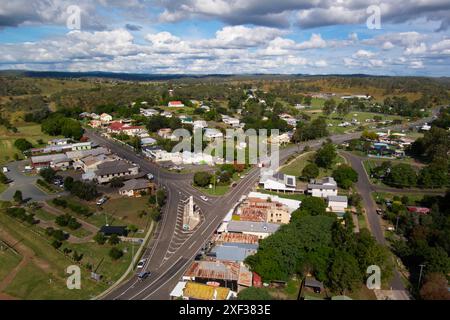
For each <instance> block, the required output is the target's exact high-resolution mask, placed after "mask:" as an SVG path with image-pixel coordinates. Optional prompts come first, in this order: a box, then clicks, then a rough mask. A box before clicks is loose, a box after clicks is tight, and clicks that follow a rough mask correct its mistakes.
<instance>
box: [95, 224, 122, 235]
mask: <svg viewBox="0 0 450 320" xmlns="http://www.w3.org/2000/svg"><path fill="white" fill-rule="evenodd" d="M99 232H101V233H103V234H104V235H105V236H112V235H113V234H116V235H118V236H121V237H126V236H127V235H128V230H127V227H123V226H108V225H106V226H103V227H101V228H100V231H99Z"/></svg>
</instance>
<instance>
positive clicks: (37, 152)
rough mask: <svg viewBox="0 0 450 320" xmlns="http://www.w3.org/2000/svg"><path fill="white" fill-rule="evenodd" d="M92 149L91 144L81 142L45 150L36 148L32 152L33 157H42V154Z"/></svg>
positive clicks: (49, 147) (50, 147)
mask: <svg viewBox="0 0 450 320" xmlns="http://www.w3.org/2000/svg"><path fill="white" fill-rule="evenodd" d="M91 148H92V143H91V142H79V143H72V144H63V145H52V146H48V147H44V148H34V149H31V150H30V151H31V154H32V155H40V154H50V153H62V152H68V151H77V150H89V149H91Z"/></svg>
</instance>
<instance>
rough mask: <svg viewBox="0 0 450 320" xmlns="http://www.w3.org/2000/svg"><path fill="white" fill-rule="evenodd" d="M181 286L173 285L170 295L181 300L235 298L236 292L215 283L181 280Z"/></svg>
mask: <svg viewBox="0 0 450 320" xmlns="http://www.w3.org/2000/svg"><path fill="white" fill-rule="evenodd" d="M181 283H183V284H182V285H181V286H178V287H175V289H178V291H175V289H174V290H173V291H172V292H171V294H170V295H171V297H177V298H182V299H183V300H230V299H232V298H236V297H237V294H236V292H234V291H231V290H230V289H229V288H224V287H218V286H216V285H212V284H211V285H208V284H202V283H196V282H191V281H188V282H181ZM179 288H182V289H181V291H182V294H181V296H180V295H179V294H180V292H179V291H180V289H179Z"/></svg>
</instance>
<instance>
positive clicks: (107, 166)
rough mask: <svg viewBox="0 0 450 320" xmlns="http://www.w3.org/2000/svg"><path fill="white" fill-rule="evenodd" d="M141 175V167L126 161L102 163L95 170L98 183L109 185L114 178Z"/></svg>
mask: <svg viewBox="0 0 450 320" xmlns="http://www.w3.org/2000/svg"><path fill="white" fill-rule="evenodd" d="M138 173H139V167H138V166H137V165H135V164H130V163H128V162H126V161H124V160H115V161H109V162H104V163H101V164H99V165H98V166H97V170H95V176H96V179H97V182H98V183H108V182H110V181H111V180H112V179H114V178H121V177H130V176H134V175H137V174H138Z"/></svg>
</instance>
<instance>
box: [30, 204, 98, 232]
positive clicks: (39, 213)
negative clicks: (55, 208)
mask: <svg viewBox="0 0 450 320" xmlns="http://www.w3.org/2000/svg"><path fill="white" fill-rule="evenodd" d="M33 213H34V214H35V215H36V217H37V218H38V219H41V220H45V221H54V220H55V219H56V216H55V215H53V214H51V213H49V212H47V211H45V210H43V209H38V210H36V211H34V212H33ZM77 220H80V219H79V218H77ZM57 228H59V229H61V230H63V231H65V232H67V233H69V234H71V235H73V236H75V237H77V238H84V237H87V236H89V235H91V232H89V231H88V230H86V229H84V228H83V227H80V228H78V229H76V230H72V229H70V228H68V227H61V226H57Z"/></svg>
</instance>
